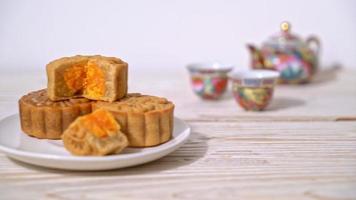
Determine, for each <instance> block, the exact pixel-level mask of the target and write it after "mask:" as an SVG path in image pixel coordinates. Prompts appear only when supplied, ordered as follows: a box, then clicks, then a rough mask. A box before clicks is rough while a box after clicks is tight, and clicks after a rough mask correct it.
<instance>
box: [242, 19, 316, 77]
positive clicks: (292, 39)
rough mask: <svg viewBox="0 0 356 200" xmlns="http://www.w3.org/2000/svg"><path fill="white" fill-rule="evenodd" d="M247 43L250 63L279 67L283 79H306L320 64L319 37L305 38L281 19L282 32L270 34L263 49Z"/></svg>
mask: <svg viewBox="0 0 356 200" xmlns="http://www.w3.org/2000/svg"><path fill="white" fill-rule="evenodd" d="M247 47H248V49H249V50H250V53H251V67H252V68H253V69H270V70H277V71H279V72H280V79H279V82H281V83H287V84H299V83H307V82H309V81H310V80H311V79H312V77H313V75H314V74H315V73H316V71H317V68H318V57H319V51H320V42H319V39H318V38H317V37H315V36H310V37H308V38H307V39H306V40H305V41H303V40H302V39H300V38H299V37H298V36H297V35H294V34H292V33H291V25H290V23H288V22H282V23H281V32H280V33H279V34H277V35H274V36H272V37H270V38H269V39H268V40H267V41H266V42H264V43H263V44H262V47H261V48H260V49H258V48H257V47H255V46H254V45H251V44H248V45H247Z"/></svg>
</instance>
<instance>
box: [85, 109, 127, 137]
mask: <svg viewBox="0 0 356 200" xmlns="http://www.w3.org/2000/svg"><path fill="white" fill-rule="evenodd" d="M82 120H83V123H84V126H85V127H86V128H87V129H88V130H89V131H90V132H91V133H93V134H94V135H95V136H96V137H100V138H103V137H107V136H108V133H110V132H116V131H118V129H120V125H119V124H118V123H117V122H116V121H115V119H114V117H113V116H112V114H111V113H110V112H109V111H106V110H104V109H99V110H96V111H94V112H93V113H91V114H89V115H86V116H84V117H83V118H82Z"/></svg>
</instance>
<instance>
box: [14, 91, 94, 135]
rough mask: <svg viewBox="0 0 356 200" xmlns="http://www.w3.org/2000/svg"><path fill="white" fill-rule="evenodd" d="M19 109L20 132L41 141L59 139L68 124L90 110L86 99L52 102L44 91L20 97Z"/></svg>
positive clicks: (89, 103) (89, 102) (89, 104)
mask: <svg viewBox="0 0 356 200" xmlns="http://www.w3.org/2000/svg"><path fill="white" fill-rule="evenodd" d="M19 108H20V122H21V129H22V131H23V132H25V133H27V134H28V135H30V136H33V137H36V138H42V139H59V138H60V137H61V135H62V133H63V132H64V130H65V129H66V128H67V127H68V126H69V124H71V123H72V122H73V121H74V120H75V119H76V118H77V117H79V116H81V115H85V114H88V113H90V112H91V110H92V109H91V101H90V100H88V99H86V98H74V99H69V100H64V101H57V102H54V101H51V100H50V99H49V98H48V96H47V92H46V90H45V89H43V90H39V91H35V92H31V93H29V94H27V95H25V96H23V97H21V99H20V100H19Z"/></svg>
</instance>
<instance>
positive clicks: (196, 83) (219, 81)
mask: <svg viewBox="0 0 356 200" xmlns="http://www.w3.org/2000/svg"><path fill="white" fill-rule="evenodd" d="M232 68H233V66H232V65H222V64H221V63H217V62H212V63H194V64H190V65H188V66H187V69H188V71H189V73H190V77H191V84H192V88H193V91H194V92H195V94H197V95H198V96H199V97H201V98H203V99H209V100H216V99H219V98H220V97H221V96H222V95H223V94H224V92H225V91H226V87H227V84H228V73H229V72H230V71H231V70H232Z"/></svg>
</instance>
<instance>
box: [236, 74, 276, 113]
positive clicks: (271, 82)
mask: <svg viewBox="0 0 356 200" xmlns="http://www.w3.org/2000/svg"><path fill="white" fill-rule="evenodd" d="M229 76H230V78H231V80H232V92H233V95H234V97H235V100H236V101H237V102H238V104H240V106H241V107H243V108H244V109H245V110H252V111H261V110H264V109H265V108H266V107H267V106H268V104H269V103H270V101H271V99H272V97H273V90H274V86H275V84H276V83H277V80H278V77H279V72H277V71H271V70H249V71H241V72H233V73H231V74H230V75H229Z"/></svg>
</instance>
